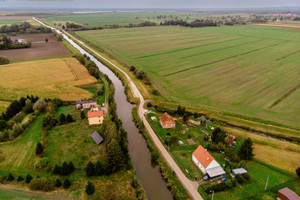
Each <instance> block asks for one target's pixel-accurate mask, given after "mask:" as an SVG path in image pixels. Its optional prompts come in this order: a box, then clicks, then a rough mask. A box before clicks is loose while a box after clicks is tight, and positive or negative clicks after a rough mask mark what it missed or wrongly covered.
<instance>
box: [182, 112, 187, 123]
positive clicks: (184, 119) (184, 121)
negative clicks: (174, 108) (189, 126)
mask: <svg viewBox="0 0 300 200" xmlns="http://www.w3.org/2000/svg"><path fill="white" fill-rule="evenodd" d="M188 119H189V117H188V115H187V114H184V115H183V118H182V121H183V123H185V124H186V122H187V121H188Z"/></svg>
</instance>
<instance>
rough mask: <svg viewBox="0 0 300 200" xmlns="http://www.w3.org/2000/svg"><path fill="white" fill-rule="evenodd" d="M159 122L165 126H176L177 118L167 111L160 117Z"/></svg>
mask: <svg viewBox="0 0 300 200" xmlns="http://www.w3.org/2000/svg"><path fill="white" fill-rule="evenodd" d="M159 123H160V125H161V127H163V128H175V126H176V122H175V120H174V119H173V118H172V117H171V116H170V115H169V114H168V113H166V112H165V113H164V114H163V115H162V116H161V117H160V120H159Z"/></svg>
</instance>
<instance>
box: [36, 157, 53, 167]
mask: <svg viewBox="0 0 300 200" xmlns="http://www.w3.org/2000/svg"><path fill="white" fill-rule="evenodd" d="M48 167H50V165H49V159H48V158H47V157H44V158H40V159H38V160H37V161H36V162H35V164H34V168H35V169H46V168H48Z"/></svg>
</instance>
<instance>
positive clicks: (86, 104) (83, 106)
mask: <svg viewBox="0 0 300 200" xmlns="http://www.w3.org/2000/svg"><path fill="white" fill-rule="evenodd" d="M96 105H97V99H83V100H77V101H76V107H75V108H76V109H77V110H88V109H90V108H92V107H93V106H96Z"/></svg>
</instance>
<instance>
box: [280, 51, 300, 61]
mask: <svg viewBox="0 0 300 200" xmlns="http://www.w3.org/2000/svg"><path fill="white" fill-rule="evenodd" d="M299 52H300V50H298V51H295V52H293V53H290V54H288V55H286V56H282V57H280V58H277V59H276V60H277V61H279V60H282V59H285V58H287V57H290V56H293V55H295V54H297V53H299Z"/></svg>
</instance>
